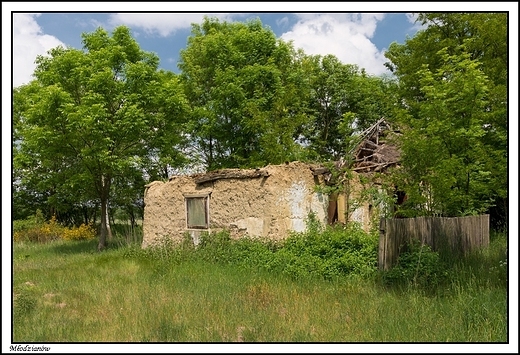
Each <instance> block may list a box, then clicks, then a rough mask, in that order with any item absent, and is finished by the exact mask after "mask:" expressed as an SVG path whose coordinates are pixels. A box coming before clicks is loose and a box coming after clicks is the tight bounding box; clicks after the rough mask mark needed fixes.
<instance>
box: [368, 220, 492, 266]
mask: <svg viewBox="0 0 520 355" xmlns="http://www.w3.org/2000/svg"><path fill="white" fill-rule="evenodd" d="M412 239H416V240H419V241H421V243H422V244H427V245H429V246H430V247H431V248H432V250H434V251H438V252H440V253H442V252H447V251H449V252H452V253H453V252H455V253H467V252H469V251H471V250H475V249H478V248H482V247H487V246H489V215H481V216H470V217H457V218H447V217H417V218H394V219H385V218H382V219H381V221H380V224H379V260H378V263H379V269H381V270H388V269H390V268H391V267H392V266H394V265H395V263H396V261H397V257H398V256H399V252H400V251H401V249H402V247H403V246H404V245H405V244H406V243H408V242H410V241H411V240H412Z"/></svg>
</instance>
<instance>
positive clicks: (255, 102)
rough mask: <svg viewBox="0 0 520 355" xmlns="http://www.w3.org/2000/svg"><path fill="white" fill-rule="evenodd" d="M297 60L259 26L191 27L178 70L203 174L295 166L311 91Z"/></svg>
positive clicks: (210, 23) (208, 21)
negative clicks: (287, 163) (290, 163)
mask: <svg viewBox="0 0 520 355" xmlns="http://www.w3.org/2000/svg"><path fill="white" fill-rule="evenodd" d="M299 56H300V54H299V53H298V52H297V51H295V50H294V49H293V48H292V46H291V45H290V44H289V43H285V42H283V41H282V40H279V39H276V35H275V34H274V33H273V32H272V31H271V30H270V29H268V28H266V27H264V26H263V25H262V23H261V22H260V20H252V21H248V22H246V23H239V22H233V23H230V22H225V21H224V22H220V21H219V20H218V19H216V18H207V17H206V18H205V19H204V21H203V22H202V24H194V25H192V34H191V36H190V37H188V45H187V47H186V49H184V50H182V51H181V54H180V57H181V60H180V62H179V68H180V69H181V78H182V79H183V83H184V85H185V88H186V92H187V97H188V99H189V100H190V104H191V107H192V116H191V119H190V123H189V133H190V136H191V137H192V139H193V141H194V143H195V144H194V146H195V147H194V148H195V149H196V151H197V153H198V154H199V155H200V156H201V158H202V161H203V163H204V165H205V166H206V168H208V169H209V170H213V169H216V168H226V167H233V168H236V167H257V166H263V165H267V164H268V163H276V164H280V163H282V162H284V161H287V160H289V161H291V160H294V158H295V157H296V156H297V154H298V152H299V150H300V149H299V147H298V146H297V144H296V143H295V138H296V137H297V135H298V133H299V129H300V127H301V126H302V125H303V124H304V123H305V122H306V121H307V116H306V115H305V106H304V103H305V97H306V96H308V91H309V89H308V83H307V80H306V76H305V73H304V71H303V68H302V65H303V64H302V63H301V61H300V58H299Z"/></svg>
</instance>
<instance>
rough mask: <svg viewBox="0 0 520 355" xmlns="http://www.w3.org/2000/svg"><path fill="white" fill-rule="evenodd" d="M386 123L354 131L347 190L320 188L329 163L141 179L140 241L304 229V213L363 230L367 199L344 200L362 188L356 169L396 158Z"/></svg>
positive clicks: (277, 234) (376, 167)
mask: <svg viewBox="0 0 520 355" xmlns="http://www.w3.org/2000/svg"><path fill="white" fill-rule="evenodd" d="M385 125H386V122H385V121H384V120H380V121H378V122H377V123H376V124H375V125H373V126H372V127H371V128H370V129H368V130H366V131H365V132H363V133H362V135H360V144H359V145H358V146H357V148H356V150H355V151H354V152H353V156H354V160H353V164H354V165H353V166H351V169H350V170H351V171H352V175H350V178H349V181H348V183H349V187H350V189H349V193H348V194H346V193H334V194H329V193H327V192H326V191H327V190H326V189H323V187H326V186H328V185H330V184H331V178H332V175H333V174H332V172H331V171H330V169H329V168H326V167H324V166H320V165H315V164H306V163H302V162H290V163H289V162H287V163H285V164H281V165H268V166H266V167H263V168H259V169H223V170H217V171H212V172H208V173H203V174H193V175H189V176H173V177H171V178H170V179H169V181H168V182H160V181H155V182H152V183H150V184H148V185H146V187H145V196H144V202H145V210H144V222H143V234H144V235H143V247H147V246H150V245H154V244H157V243H161V242H162V241H163V240H164V238H168V239H170V240H172V241H181V240H182V239H183V238H184V237H185V235H186V234H188V235H189V236H191V238H192V240H193V242H194V243H195V244H197V243H198V242H199V240H200V237H201V235H202V233H204V232H211V231H220V230H228V231H230V233H231V236H232V237H234V238H239V237H241V236H244V235H249V236H255V237H266V238H270V239H275V240H277V239H282V238H285V237H286V236H287V235H288V233H289V232H290V231H296V232H301V231H305V230H306V220H307V218H308V216H309V214H310V213H313V214H314V215H315V216H316V218H317V219H318V220H319V221H320V222H321V223H322V224H324V225H325V224H333V223H345V222H346V221H347V219H348V220H351V221H356V222H359V223H361V224H362V225H363V227H364V228H365V229H366V230H368V229H369V228H370V221H371V219H372V216H371V212H372V210H371V207H370V206H369V205H366V204H360V205H358V206H355V208H351V207H352V205H351V204H349V202H350V199H352V198H355V197H356V196H358V195H359V191H360V189H361V188H362V187H361V185H360V184H359V176H360V175H362V174H367V173H370V172H372V171H381V170H383V169H385V168H387V167H389V166H392V165H395V164H396V163H397V160H398V154H397V151H396V150H395V148H392V147H391V146H390V145H388V144H386V143H385V141H384V140H382V139H381V137H383V132H385V131H386V130H387V129H388V127H387V126H385ZM342 164H344V163H343V162H337V163H336V166H337V167H338V168H341V167H342ZM336 183H337V182H336ZM320 187H321V188H320ZM347 212H349V213H347Z"/></svg>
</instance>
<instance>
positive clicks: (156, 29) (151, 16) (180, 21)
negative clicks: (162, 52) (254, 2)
mask: <svg viewBox="0 0 520 355" xmlns="http://www.w3.org/2000/svg"><path fill="white" fill-rule="evenodd" d="M204 16H210V17H212V16H215V17H218V18H221V19H228V16H227V15H225V14H209V13H208V14H204V13H177V14H175V13H146V14H138V13H118V14H113V15H111V16H110V20H109V22H110V24H112V25H114V26H117V25H121V24H124V25H127V26H134V27H139V28H142V29H143V30H144V31H145V32H147V33H150V34H153V33H158V34H159V35H160V36H162V37H166V36H168V35H170V34H172V33H174V32H175V31H176V30H179V29H184V28H191V24H192V23H202V20H203V18H204Z"/></svg>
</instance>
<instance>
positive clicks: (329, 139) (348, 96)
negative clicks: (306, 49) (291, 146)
mask: <svg viewBox="0 0 520 355" xmlns="http://www.w3.org/2000/svg"><path fill="white" fill-rule="evenodd" d="M308 61H310V63H311V64H310V65H308V66H307V67H306V70H307V73H308V74H307V75H308V76H309V77H310V78H311V95H310V97H309V107H310V109H311V110H312V111H311V115H312V120H311V121H310V122H309V126H308V129H307V131H306V134H305V136H306V138H307V139H308V141H309V143H310V144H309V149H310V150H311V153H310V155H312V154H314V155H316V156H315V157H314V158H315V159H319V160H324V161H326V160H338V159H340V158H341V157H343V158H344V157H345V156H346V155H348V153H349V150H350V149H349V148H352V146H351V144H352V143H355V139H354V138H355V137H353V134H354V133H356V132H360V131H363V130H364V129H366V128H368V127H369V126H370V125H372V124H373V123H375V122H376V121H377V120H379V119H380V118H381V117H388V116H389V112H390V108H391V107H392V103H393V102H394V101H393V94H392V93H393V90H391V88H392V85H393V82H392V81H391V80H388V79H387V78H384V77H377V76H370V75H367V74H366V73H365V71H364V70H363V69H360V68H359V67H358V66H357V65H353V64H343V63H341V62H340V61H339V59H338V58H337V57H335V56H333V55H326V56H309V58H308Z"/></svg>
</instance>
